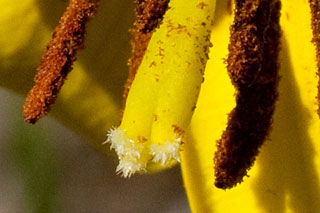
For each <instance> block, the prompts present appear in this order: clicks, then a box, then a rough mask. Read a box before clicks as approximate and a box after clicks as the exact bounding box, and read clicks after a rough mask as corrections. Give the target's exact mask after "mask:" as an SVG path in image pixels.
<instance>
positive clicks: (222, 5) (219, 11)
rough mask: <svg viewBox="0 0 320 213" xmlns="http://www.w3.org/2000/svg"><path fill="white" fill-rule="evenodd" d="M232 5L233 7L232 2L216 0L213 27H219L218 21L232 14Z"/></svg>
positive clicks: (231, 0) (229, 0)
mask: <svg viewBox="0 0 320 213" xmlns="http://www.w3.org/2000/svg"><path fill="white" fill-rule="evenodd" d="M232 5H233V0H216V10H215V13H214V24H213V26H216V25H219V24H220V21H221V20H223V19H224V18H225V17H224V16H228V15H231V14H232V13H233V11H232V8H233V7H232ZM228 30H229V28H228Z"/></svg>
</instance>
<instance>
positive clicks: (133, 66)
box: [123, 0, 169, 108]
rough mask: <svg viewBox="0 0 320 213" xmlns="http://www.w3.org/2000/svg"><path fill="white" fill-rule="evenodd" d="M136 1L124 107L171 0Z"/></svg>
mask: <svg viewBox="0 0 320 213" xmlns="http://www.w3.org/2000/svg"><path fill="white" fill-rule="evenodd" d="M135 2H136V4H137V7H136V20H135V22H134V26H135V28H134V29H131V30H130V32H131V34H132V36H133V39H132V41H131V46H132V50H131V57H130V59H129V62H128V65H129V76H128V79H127V82H126V84H125V86H124V93H123V100H124V103H123V108H124V107H125V103H126V99H127V96H128V93H129V90H130V87H131V84H132V82H133V80H134V77H135V75H136V73H137V70H138V68H139V66H140V64H141V62H142V59H143V56H144V53H145V51H146V49H147V47H148V44H149V41H150V38H151V35H152V32H153V31H154V30H155V29H156V28H157V27H158V26H159V25H160V23H161V21H162V19H163V16H164V14H165V12H166V11H167V9H168V4H169V0H135Z"/></svg>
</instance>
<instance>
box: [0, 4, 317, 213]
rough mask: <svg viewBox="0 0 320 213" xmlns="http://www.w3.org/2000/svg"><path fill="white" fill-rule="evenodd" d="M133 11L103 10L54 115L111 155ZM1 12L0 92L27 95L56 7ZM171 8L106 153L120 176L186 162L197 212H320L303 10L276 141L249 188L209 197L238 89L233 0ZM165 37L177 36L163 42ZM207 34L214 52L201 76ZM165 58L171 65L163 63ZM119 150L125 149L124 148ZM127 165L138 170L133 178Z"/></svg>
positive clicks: (285, 16)
mask: <svg viewBox="0 0 320 213" xmlns="http://www.w3.org/2000/svg"><path fill="white" fill-rule="evenodd" d="M130 1H131V0H130ZM130 1H129V0H126V1H110V2H109V1H108V2H101V7H100V9H101V10H100V11H99V12H98V15H97V17H96V18H95V20H94V21H93V22H92V23H90V25H89V30H88V36H87V41H86V43H85V44H86V50H85V51H83V52H81V53H80V55H79V61H78V62H77V63H76V64H75V65H74V71H73V72H71V73H70V75H69V76H68V79H70V80H68V81H66V83H65V85H64V86H63V88H62V91H61V93H60V94H59V98H58V100H57V103H56V104H55V105H54V107H53V111H52V112H53V114H54V115H55V117H56V118H57V119H58V120H60V121H61V122H62V123H63V124H65V125H66V126H68V127H70V128H71V129H73V130H75V131H77V132H79V133H80V134H83V135H85V136H87V137H88V138H89V139H90V141H92V142H93V144H94V145H95V146H96V147H97V148H99V149H101V150H106V149H107V146H105V145H102V144H101V141H102V140H103V138H104V135H105V133H106V130H107V129H110V128H111V127H112V126H114V125H118V123H119V116H118V115H119V114H120V107H121V91H122V85H123V84H124V81H125V79H124V76H125V75H126V72H125V70H126V67H125V64H126V59H127V58H128V57H129V55H128V54H127V53H128V47H127V46H126V42H125V41H128V40H129V38H128V36H127V34H126V30H127V29H128V27H129V26H130V22H131V20H130V15H128V14H131V9H132V7H130V6H128V5H130V3H129V2H130ZM0 3H1V11H2V13H1V15H0V17H1V21H0V23H1V26H3V27H1V28H0V31H1V34H0V43H1V46H2V48H1V50H0V58H1V59H2V60H1V61H2V64H1V65H0V66H1V70H0V76H1V78H2V79H3V80H2V81H1V86H3V87H6V88H8V89H11V90H13V91H15V92H17V93H19V94H23V95H24V94H26V93H27V90H28V89H29V88H30V87H31V82H32V76H33V74H34V73H33V72H34V70H35V68H36V67H35V66H36V65H37V63H38V62H37V60H38V59H39V58H40V55H41V51H42V50H43V46H45V44H46V43H47V41H48V39H49V37H50V32H51V30H52V28H53V27H54V24H53V23H56V20H57V18H58V16H56V17H54V18H55V19H53V17H52V16H51V15H50V11H51V9H52V8H46V5H45V3H43V4H39V3H36V1H35V0H28V1H24V2H23V3H21V2H20V1H18V0H12V1H10V2H9V3H8V2H7V1H0ZM195 3H196V4H195ZM104 4H105V5H107V6H104ZM194 5H196V6H197V7H194ZM57 6H58V7H59V6H66V5H65V4H62V3H57ZM169 6H170V9H169V10H168V11H167V12H168V13H166V15H165V18H164V20H163V24H162V25H161V26H160V28H159V29H157V30H156V31H155V32H154V34H153V37H152V39H151V41H150V44H149V47H148V50H147V52H146V56H148V57H149V58H144V60H143V62H142V64H141V66H140V68H139V72H138V74H137V76H136V78H135V82H134V83H133V85H132V87H131V90H130V93H129V96H128V100H127V103H126V109H125V111H124V117H123V120H122V123H121V125H120V127H119V128H117V129H113V130H112V131H110V132H109V138H110V140H111V141H110V142H112V146H111V147H113V148H114V149H115V150H116V151H117V153H118V154H119V157H120V163H121V162H122V164H120V167H119V170H120V171H122V172H123V174H124V175H125V176H130V175H131V174H132V173H134V172H135V171H142V172H143V171H144V170H147V169H149V168H150V165H151V167H152V165H153V166H154V165H156V166H160V167H168V166H171V165H172V164H174V163H175V161H179V160H180V156H181V166H182V173H183V176H184V183H185V187H186V191H187V195H188V198H189V203H190V206H191V209H192V211H193V212H316V211H317V210H318V209H319V208H320V206H319V205H320V204H319V203H320V187H319V184H320V178H319V169H320V165H319V164H320V158H319V156H318V154H319V153H320V146H319V145H318V140H319V136H318V135H319V134H320V128H319V127H320V121H319V117H318V115H317V108H318V106H317V100H316V96H317V81H318V77H317V75H316V73H317V64H316V51H315V50H316V49H315V45H314V44H313V43H312V42H311V40H312V29H311V15H310V6H309V4H308V2H307V1H304V0H297V1H292V0H282V10H281V20H280V24H281V28H282V38H281V39H282V40H281V52H280V56H279V65H280V70H279V72H280V76H281V80H280V82H279V86H278V92H279V98H278V101H277V103H276V108H275V113H274V115H273V124H272V131H271V133H270V135H269V137H268V139H267V140H266V143H265V145H263V147H262V148H261V150H260V154H259V156H258V158H257V161H256V162H255V163H254V166H253V167H252V169H251V170H250V171H249V173H248V176H249V177H245V178H244V182H243V183H241V184H240V185H237V186H236V187H235V188H233V189H230V190H226V191H224V190H221V189H217V188H215V187H214V180H215V177H214V161H213V158H214V153H215V152H216V141H217V140H219V139H220V138H221V135H222V132H223V131H224V130H225V128H226V124H227V121H228V114H229V113H230V112H231V110H232V109H233V108H234V107H235V97H234V93H235V89H234V86H233V85H232V83H231V80H230V78H229V75H228V72H227V69H226V64H225V63H224V58H226V57H227V55H228V44H229V33H230V30H229V27H230V25H231V24H232V22H233V19H232V13H231V12H230V11H232V9H231V4H230V2H229V1H226V0H217V1H216V4H215V1H209V0H207V1H205V0H203V1H195V0H192V1H190V2H189V1H188V2H186V1H181V0H176V1H174V0H172V1H171V3H170V5H169ZM191 6H193V7H191ZM110 11H112V14H111V13H110ZM214 11H215V13H214ZM106 14H108V15H106ZM128 17H129V18H128ZM185 17H187V18H186V19H185ZM212 20H213V25H212V27H211V24H212V23H211V22H212ZM184 22H185V23H184ZM8 23H10V24H8ZM179 24H180V25H179ZM199 24H200V25H201V26H200V25H199ZM208 30H209V31H212V32H210V33H209V31H208ZM165 32H170V33H171V34H170V35H169V36H166V34H165ZM181 32H183V35H181ZM210 34H211V39H210V41H211V43H212V44H213V47H212V48H210V53H209V58H210V60H208V62H207V63H206V65H205V62H206V51H207V48H208V47H209V46H210V42H209V40H207V39H206V38H207V36H208V35H210ZM164 38H165V39H164ZM159 41H160V42H159ZM175 41H177V44H178V45H180V46H178V47H177V46H176V43H175ZM178 41H179V42H178ZM195 41H197V42H199V43H196V42H195ZM162 42H163V43H162ZM197 45H198V46H197ZM199 45H200V46H199ZM204 47H205V48H204ZM197 48H198V49H197ZM203 48H204V49H203ZM162 49H163V51H164V54H165V57H164V58H161V57H159V56H161V55H162V53H161V54H159V50H160V52H162ZM192 50H193V51H192ZM155 54H158V55H155ZM197 54H198V55H197ZM199 55H200V56H199ZM157 57H158V58H157ZM186 58H187V59H188V60H187V61H185V60H184V59H186ZM199 58H201V60H200V61H199ZM202 60H205V61H204V63H203V61H202ZM162 62H163V64H162ZM168 64H170V67H167V66H166V65H168ZM179 66H180V67H179ZM169 68H172V69H173V71H172V70H169ZM177 68H179V69H177ZM202 68H203V69H204V68H205V71H204V73H205V75H204V82H203V83H202V85H201V82H202V75H201V74H202V73H201V72H200V71H201V70H202ZM150 70H151V71H150ZM169 71H171V72H169ZM186 71H187V72H186ZM186 73H187V74H186ZM181 76H183V77H184V78H182V77H181ZM152 79H154V81H160V83H161V85H160V86H159V85H158V84H156V83H155V82H152ZM115 82H117V83H115ZM182 83H183V84H182ZM181 85H182V86H183V87H182V86H181ZM200 85H201V91H200V94H199V98H198V100H197V93H198V92H199V88H200ZM195 103H196V109H195V111H194V114H193V110H194V105H195ZM167 109H170V110H167ZM155 112H156V113H155ZM155 114H156V115H157V116H154V115H155ZM191 117H192V120H191ZM162 118H163V120H161V119H162ZM175 124H177V125H175ZM189 124H190V126H189ZM173 125H175V126H173ZM118 141H120V143H121V141H122V142H123V143H124V145H123V144H122V145H120V146H119V145H118V143H119V142H118ZM137 141H139V142H137ZM182 141H183V142H184V143H183V144H182V143H181V142H182ZM128 144H129V145H128ZM123 147H125V148H123ZM132 150H133V151H132ZM179 151H180V156H179V154H178V152H179ZM128 159H129V160H128ZM132 162H136V163H138V164H139V165H138V167H136V168H135V169H132V165H133V164H132ZM149 164H150V165H149ZM128 165H129V166H128ZM133 166H137V164H134V165H133Z"/></svg>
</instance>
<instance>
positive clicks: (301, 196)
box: [182, 0, 320, 212]
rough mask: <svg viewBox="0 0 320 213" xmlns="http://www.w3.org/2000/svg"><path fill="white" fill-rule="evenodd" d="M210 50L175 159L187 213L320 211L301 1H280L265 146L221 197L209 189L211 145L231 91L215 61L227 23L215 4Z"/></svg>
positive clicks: (311, 59) (221, 53) (313, 88)
mask: <svg viewBox="0 0 320 213" xmlns="http://www.w3.org/2000/svg"><path fill="white" fill-rule="evenodd" d="M216 10H217V13H216V16H215V20H216V22H215V26H214V29H213V33H212V38H211V39H212V43H213V49H212V50H211V54H210V59H211V60H210V61H209V62H208V66H207V69H206V72H205V73H206V74H205V82H204V85H203V87H202V89H201V92H200V96H199V101H198V107H197V110H196V112H195V115H194V117H193V119H192V123H191V131H190V132H191V133H190V135H189V137H188V141H187V143H186V146H185V149H184V151H183V152H182V170H183V176H184V182H185V186H186V190H187V194H188V198H189V203H190V206H191V209H192V211H193V212H316V211H318V209H319V208H320V206H319V203H320V202H319V201H320V194H319V193H320V187H319V183H320V178H319V169H320V167H319V161H320V158H319V156H317V155H319V153H320V146H319V145H318V143H319V141H320V138H319V135H320V122H319V118H318V116H317V113H316V110H317V105H316V95H317V76H316V70H317V69H316V62H315V47H314V45H313V44H312V43H311V39H312V31H311V25H310V23H311V22H310V21H311V16H310V9H309V4H308V2H307V1H304V0H297V1H291V0H283V1H282V17H281V26H282V30H283V38H282V51H281V53H280V66H281V69H280V75H281V76H282V78H281V81H280V84H279V93H280V95H279V100H278V102H277V106H276V112H275V115H274V122H273V130H272V133H271V135H270V139H269V140H267V141H266V142H265V145H264V146H263V147H262V149H261V153H260V155H259V156H258V158H257V161H256V163H255V165H254V166H253V168H252V169H251V170H250V172H249V176H250V177H247V178H245V179H244V182H243V183H241V184H240V185H238V186H236V187H235V188H233V189H231V190H227V191H223V190H221V189H216V188H215V187H214V170H213V156H214V152H215V150H216V147H215V142H216V140H218V139H219V138H220V136H221V134H222V131H223V129H224V128H225V126H226V122H227V114H228V113H229V112H230V110H231V109H232V108H233V107H234V105H235V103H234V97H233V93H234V89H233V87H232V85H231V82H230V80H229V78H228V74H227V71H226V68H225V65H224V64H223V60H222V58H225V57H226V55H227V45H228V37H229V36H228V33H229V26H230V24H231V23H232V18H231V15H230V14H228V13H227V11H228V9H227V2H226V1H222V0H221V1H217V9H216Z"/></svg>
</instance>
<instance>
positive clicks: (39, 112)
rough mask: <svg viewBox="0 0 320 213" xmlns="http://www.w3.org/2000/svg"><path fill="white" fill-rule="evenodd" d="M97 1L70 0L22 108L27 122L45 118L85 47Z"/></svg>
mask: <svg viewBox="0 0 320 213" xmlns="http://www.w3.org/2000/svg"><path fill="white" fill-rule="evenodd" d="M97 4H98V0H71V1H70V3H69V6H68V7H67V9H66V11H65V13H64V14H63V15H62V17H61V18H60V21H59V24H58V26H57V27H56V29H55V31H54V32H53V35H52V39H51V41H50V43H49V44H48V46H47V49H46V51H45V53H44V54H43V56H42V59H41V62H40V65H39V67H38V68H37V74H36V76H35V78H34V86H33V88H32V89H31V90H30V91H29V94H28V96H27V99H26V102H25V104H24V106H23V114H24V118H25V121H26V122H28V123H32V124H33V123H35V122H36V121H37V120H39V119H40V118H41V117H43V116H45V115H46V114H47V113H48V112H49V110H50V107H51V105H52V104H53V103H54V102H55V100H56V98H57V95H58V93H59V91H60V89H61V86H62V85H63V83H64V80H65V78H66V76H67V74H68V73H69V72H70V71H71V69H72V64H73V62H74V61H75V60H76V52H77V50H78V49H80V48H82V47H83V43H84V37H85V33H86V30H85V25H86V23H87V21H88V20H89V19H91V18H92V17H93V16H94V14H95V13H96V10H97Z"/></svg>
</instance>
